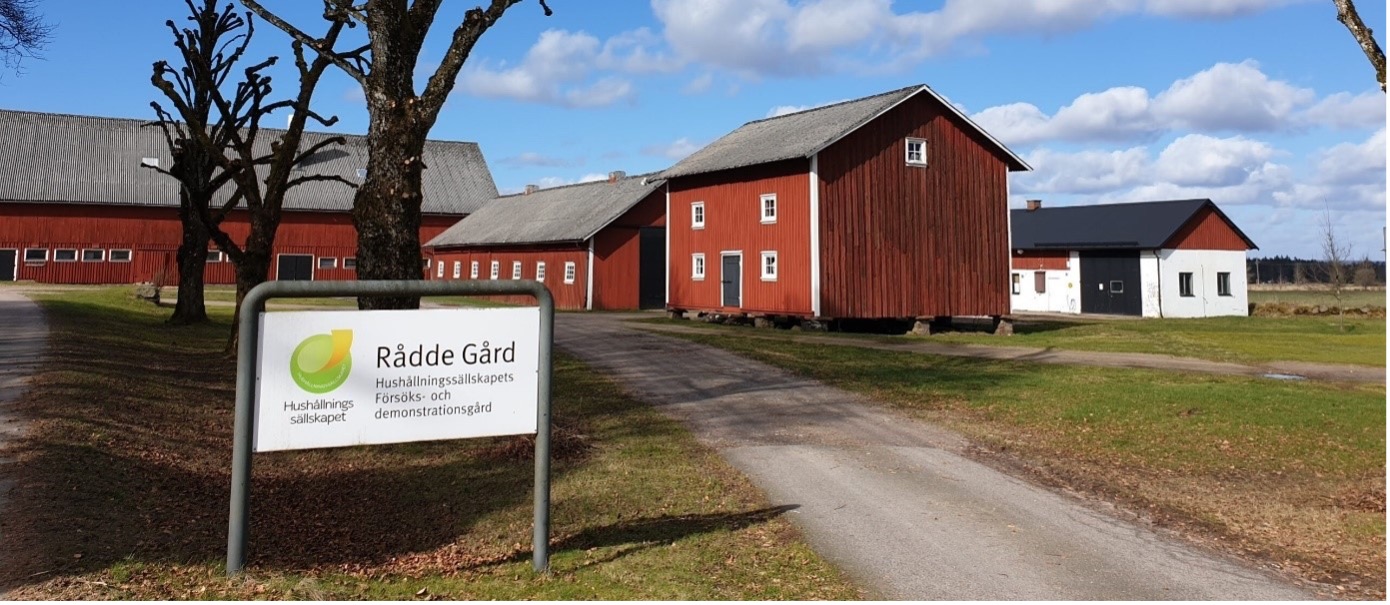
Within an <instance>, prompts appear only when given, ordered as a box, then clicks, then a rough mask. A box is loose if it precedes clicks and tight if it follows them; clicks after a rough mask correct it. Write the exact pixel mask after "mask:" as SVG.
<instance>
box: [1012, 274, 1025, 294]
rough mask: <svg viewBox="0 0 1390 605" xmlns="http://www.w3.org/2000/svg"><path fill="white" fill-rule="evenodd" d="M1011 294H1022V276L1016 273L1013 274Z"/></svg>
mask: <svg viewBox="0 0 1390 605" xmlns="http://www.w3.org/2000/svg"><path fill="white" fill-rule="evenodd" d="M1013 293H1014V294H1022V293H1023V276H1022V275H1019V274H1018V273H1014V274H1013Z"/></svg>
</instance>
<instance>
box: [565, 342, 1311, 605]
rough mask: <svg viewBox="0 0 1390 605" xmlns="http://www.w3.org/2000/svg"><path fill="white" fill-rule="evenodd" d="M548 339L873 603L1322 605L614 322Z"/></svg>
mask: <svg viewBox="0 0 1390 605" xmlns="http://www.w3.org/2000/svg"><path fill="white" fill-rule="evenodd" d="M556 342H557V344H558V345H559V346H560V347H561V348H563V349H564V350H566V351H570V352H572V353H574V354H576V355H578V356H579V357H580V358H582V359H584V360H585V361H586V362H588V363H589V364H591V365H592V366H594V367H596V368H598V369H600V370H602V371H604V372H605V373H608V374H610V375H612V376H614V377H615V378H616V379H618V380H619V381H620V382H622V383H623V384H625V385H626V386H627V387H628V388H629V389H630V390H631V391H632V392H633V393H635V394H636V395H638V396H639V397H641V398H642V399H644V400H645V401H647V402H649V403H651V404H653V405H655V406H657V408H658V409H660V410H662V411H664V412H666V413H668V414H670V415H672V416H674V417H676V418H678V419H680V420H682V421H684V422H685V423H686V424H687V425H688V426H689V427H690V428H691V429H692V430H693V432H694V433H695V435H696V436H697V437H699V438H700V439H701V440H702V441H703V442H705V443H706V444H708V445H710V446H711V447H714V448H715V449H716V450H718V451H719V452H720V453H721V454H722V455H723V456H724V458H725V459H727V460H729V461H730V462H731V463H732V464H733V465H734V466H735V467H737V468H738V469H739V470H741V471H742V472H743V473H745V474H746V475H748V476H749V477H751V478H752V479H753V481H754V482H755V483H757V484H758V485H759V486H760V487H761V488H762V489H763V490H764V491H766V492H767V493H768V495H769V497H770V498H771V500H772V501H773V503H774V504H777V505H795V506H797V508H796V509H795V510H793V511H792V512H791V513H789V514H790V515H791V519H792V521H794V522H796V523H797V524H798V526H800V527H801V528H802V530H803V531H804V532H805V534H806V536H807V538H808V539H809V540H810V542H811V544H812V545H813V546H814V547H815V548H816V549H817V551H819V552H820V553H822V554H823V555H824V556H826V557H827V558H829V559H830V560H831V561H833V562H835V563H836V564H837V565H839V566H840V567H841V568H842V569H845V570H846V571H848V572H849V573H850V574H851V575H852V576H854V577H855V578H856V579H857V580H858V581H859V582H860V583H861V585H862V586H864V587H866V588H868V589H869V590H871V591H873V592H875V593H877V594H878V596H881V597H883V598H888V599H951V600H976V599H990V600H1005V599H1007V600H1020V599H1029V600H1093V599H1106V600H1109V599H1123V600H1134V599H1142V600H1211V599H1218V600H1250V599H1253V600H1275V599H1311V598H1315V596H1316V595H1314V594H1313V593H1311V592H1306V591H1304V590H1303V589H1300V588H1298V587H1295V586H1293V585H1292V584H1290V583H1288V582H1287V581H1286V580H1283V579H1281V578H1279V577H1276V576H1275V575H1274V574H1273V573H1270V572H1268V571H1266V570H1260V569H1254V568H1251V567H1249V566H1248V565H1246V564H1244V563H1242V562H1239V561H1235V560H1232V559H1229V558H1226V557H1224V556H1221V555H1219V554H1214V553H1209V552H1203V551H1199V550H1197V549H1194V548H1192V547H1190V546H1187V545H1185V544H1182V543H1179V542H1178V541H1176V540H1174V539H1171V538H1168V537H1165V536H1162V535H1159V534H1157V533H1155V532H1154V531H1152V530H1150V529H1149V528H1146V527H1142V526H1137V525H1133V524H1131V523H1128V522H1126V521H1123V520H1121V519H1119V518H1118V517H1116V516H1113V515H1111V514H1108V513H1106V512H1104V511H1103V510H1102V509H1101V507H1099V506H1095V505H1093V504H1087V503H1084V502H1082V501H1080V500H1078V499H1075V498H1071V497H1067V496H1062V495H1059V494H1056V493H1053V492H1050V491H1048V490H1045V489H1042V488H1039V487H1036V486H1033V485H1031V484H1029V483H1027V482H1024V481H1022V480H1019V479H1016V478H1014V477H1011V476H1008V475H1005V474H1002V473H1000V472H998V471H996V470H993V469H991V468H990V467H987V466H984V465H982V464H979V463H977V462H974V461H972V460H970V459H969V458H967V457H965V456H964V455H963V448H964V446H965V442H964V441H963V440H961V439H960V438H959V437H957V436H956V435H954V434H952V433H949V432H946V431H943V430H941V429H938V428H936V427H933V426H930V425H927V424H925V423H922V422H918V421H914V420H909V419H906V418H903V417H900V416H898V415H896V414H893V413H892V412H889V411H887V410H885V409H884V408H882V407H879V406H875V405H873V404H871V403H868V402H865V401H864V400H863V399H862V398H860V397H858V396H856V395H853V394H850V393H847V392H844V391H841V390H839V389H835V388H831V387H827V386H825V385H821V384H819V383H816V382H814V381H810V380H806V379H802V378H798V377H796V376H792V375H790V374H788V373H786V372H782V371H781V370H778V369H775V368H772V367H769V366H766V365H763V364H760V363H757V362H753V361H750V360H747V359H744V358H741V357H738V356H735V355H733V354H730V353H727V352H724V351H721V350H719V349H715V348H712V347H706V346H701V345H697V344H693V343H690V342H686V341H683V340H678V339H674V338H669V337H664V336H660V335H657V334H652V333H650V332H647V331H642V330H638V329H634V328H632V327H629V326H627V325H624V323H623V321H622V320H621V316H615V315H603V314H561V315H559V316H558V317H557V329H556ZM768 346H776V343H773V342H769V343H768ZM563 404H564V402H557V405H563Z"/></svg>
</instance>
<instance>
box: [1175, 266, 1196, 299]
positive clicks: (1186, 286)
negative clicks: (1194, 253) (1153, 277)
mask: <svg viewBox="0 0 1390 605" xmlns="http://www.w3.org/2000/svg"><path fill="white" fill-rule="evenodd" d="M1178 296H1181V297H1184V298H1188V297H1191V296H1195V295H1194V294H1193V293H1192V274H1191V273H1188V272H1186V271H1184V272H1181V273H1178Z"/></svg>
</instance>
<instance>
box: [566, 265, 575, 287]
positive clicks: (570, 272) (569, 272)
mask: <svg viewBox="0 0 1390 605" xmlns="http://www.w3.org/2000/svg"><path fill="white" fill-rule="evenodd" d="M565 283H567V284H572V283H574V263H573V262H568V263H565Z"/></svg>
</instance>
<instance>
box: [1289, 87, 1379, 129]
mask: <svg viewBox="0 0 1390 605" xmlns="http://www.w3.org/2000/svg"><path fill="white" fill-rule="evenodd" d="M1300 118H1301V120H1302V121H1303V122H1304V123H1307V124H1310V125H1316V126H1330V127H1332V128H1346V129H1356V128H1373V127H1375V126H1378V125H1384V124H1385V93H1383V92H1380V91H1379V90H1368V91H1366V92H1363V93H1361V94H1359V95H1355V96H1353V95H1352V94H1351V93H1349V92H1339V93H1336V94H1331V95H1328V96H1326V97H1324V98H1323V99H1322V100H1321V101H1318V102H1317V103H1316V104H1315V105H1313V106H1312V107H1309V108H1308V109H1307V110H1305V111H1304V112H1303V114H1302V115H1301V116H1300Z"/></svg>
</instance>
